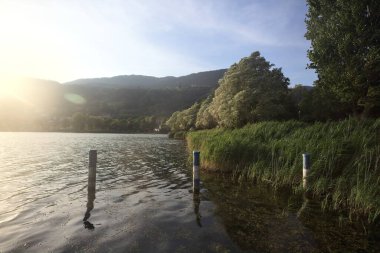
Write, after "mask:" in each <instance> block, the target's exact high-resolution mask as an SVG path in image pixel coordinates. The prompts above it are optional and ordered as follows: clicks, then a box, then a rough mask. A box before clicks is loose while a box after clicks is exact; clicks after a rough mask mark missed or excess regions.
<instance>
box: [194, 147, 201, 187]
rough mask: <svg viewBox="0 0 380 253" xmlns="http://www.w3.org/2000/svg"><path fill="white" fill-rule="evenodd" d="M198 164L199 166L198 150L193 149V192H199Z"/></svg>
mask: <svg viewBox="0 0 380 253" xmlns="http://www.w3.org/2000/svg"><path fill="white" fill-rule="evenodd" d="M199 166H200V152H199V151H193V192H194V193H199V188H200V178H199Z"/></svg>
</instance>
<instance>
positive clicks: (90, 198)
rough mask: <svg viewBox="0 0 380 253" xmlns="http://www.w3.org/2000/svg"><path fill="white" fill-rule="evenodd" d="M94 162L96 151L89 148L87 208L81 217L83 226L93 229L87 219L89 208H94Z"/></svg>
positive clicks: (95, 160)
mask: <svg viewBox="0 0 380 253" xmlns="http://www.w3.org/2000/svg"><path fill="white" fill-rule="evenodd" d="M96 162H97V151H96V150H90V152H89V165H88V186H87V210H86V213H85V214H84V218H83V221H84V227H85V228H87V229H94V225H93V224H92V223H90V222H89V221H87V220H88V218H90V216H91V214H90V212H91V210H92V209H94V200H95V186H96Z"/></svg>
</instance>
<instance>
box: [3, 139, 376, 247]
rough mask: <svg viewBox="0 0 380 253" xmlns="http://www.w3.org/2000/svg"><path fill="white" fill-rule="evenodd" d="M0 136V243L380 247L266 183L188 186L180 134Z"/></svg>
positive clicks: (216, 181)
mask: <svg viewBox="0 0 380 253" xmlns="http://www.w3.org/2000/svg"><path fill="white" fill-rule="evenodd" d="M0 143H1V145H0V252H287V251H293V252H295V251H297V252H318V251H324V252H326V251H369V252H371V251H373V252H376V251H377V250H380V247H379V243H378V241H379V237H378V233H376V232H373V231H372V230H371V229H372V228H367V227H365V226H361V223H358V222H339V221H342V220H339V219H338V218H336V217H331V216H329V215H326V214H321V212H319V211H318V208H317V209H314V208H313V205H314V204H313V202H312V201H306V200H305V201H304V200H303V199H302V198H299V197H292V195H289V194H279V193H278V192H274V191H273V190H272V189H268V188H267V187H263V186H255V185H252V184H237V183H236V182H233V181H231V180H230V179H229V177H223V176H221V175H217V174H203V175H202V177H203V183H202V190H201V193H200V194H199V195H194V194H193V193H192V192H191V188H192V181H191V180H192V177H191V164H189V163H188V153H187V150H186V146H185V143H184V142H182V141H177V140H170V139H168V138H167V137H166V136H165V135H128V134H69V133H0ZM90 149H96V150H98V163H97V178H96V193H95V195H93V193H91V192H88V188H87V183H88V181H87V180H88V151H89V150H90ZM94 197H95V198H94ZM310 207H311V208H310ZM316 210H317V211H316ZM344 221H345V220H344Z"/></svg>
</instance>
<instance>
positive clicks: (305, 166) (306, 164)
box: [302, 153, 310, 188]
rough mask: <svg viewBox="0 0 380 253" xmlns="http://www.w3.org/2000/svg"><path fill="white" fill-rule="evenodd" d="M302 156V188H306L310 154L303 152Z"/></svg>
mask: <svg viewBox="0 0 380 253" xmlns="http://www.w3.org/2000/svg"><path fill="white" fill-rule="evenodd" d="M302 157H303V169H302V172H303V173H302V185H303V188H306V186H307V176H308V174H309V171H310V154H308V153H304V154H302Z"/></svg>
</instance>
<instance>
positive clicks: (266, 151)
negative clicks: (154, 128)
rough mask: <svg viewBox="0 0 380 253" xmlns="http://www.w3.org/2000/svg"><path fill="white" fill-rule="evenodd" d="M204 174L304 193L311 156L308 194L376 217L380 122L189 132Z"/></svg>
mask: <svg viewBox="0 0 380 253" xmlns="http://www.w3.org/2000/svg"><path fill="white" fill-rule="evenodd" d="M186 139H187V142H188V146H189V148H190V149H191V150H193V149H197V150H200V151H201V153H202V167H203V168H205V169H213V170H221V171H233V172H234V173H233V174H232V175H235V176H236V175H237V176H239V177H240V179H244V180H260V181H265V182H268V183H269V184H271V185H272V186H274V187H282V186H291V187H292V188H293V190H294V191H296V192H300V191H303V190H302V156H301V154H302V153H304V152H308V153H310V154H311V160H312V164H311V170H310V175H309V178H308V186H307V187H308V189H307V190H308V191H310V192H311V193H313V194H314V195H315V196H316V197H320V198H321V199H322V203H323V207H324V208H329V209H334V210H341V209H345V208H347V209H348V210H349V211H350V214H363V215H366V216H367V217H368V220H369V221H371V222H372V221H374V220H376V219H377V218H379V217H380V197H379V196H380V168H379V167H380V119H377V120H356V119H347V120H344V121H340V122H327V123H314V124H306V123H302V122H298V121H287V122H261V123H256V124H252V125H247V126H245V127H243V128H240V129H231V130H228V129H212V130H202V131H195V132H189V133H188V134H187V137H186Z"/></svg>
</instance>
